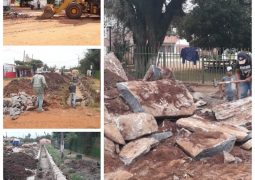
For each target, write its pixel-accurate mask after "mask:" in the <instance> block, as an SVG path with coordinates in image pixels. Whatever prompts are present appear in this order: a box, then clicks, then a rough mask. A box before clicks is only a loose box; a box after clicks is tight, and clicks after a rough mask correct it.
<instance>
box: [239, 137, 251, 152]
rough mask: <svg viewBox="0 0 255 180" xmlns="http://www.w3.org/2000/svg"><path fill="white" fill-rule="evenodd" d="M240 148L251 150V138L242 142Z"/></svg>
mask: <svg viewBox="0 0 255 180" xmlns="http://www.w3.org/2000/svg"><path fill="white" fill-rule="evenodd" d="M241 148H242V149H245V150H251V149H252V140H251V139H250V140H248V141H246V142H245V143H243V144H242V145H241Z"/></svg>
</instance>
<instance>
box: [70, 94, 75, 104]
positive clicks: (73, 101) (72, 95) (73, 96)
mask: <svg viewBox="0 0 255 180" xmlns="http://www.w3.org/2000/svg"><path fill="white" fill-rule="evenodd" d="M70 99H71V106H72V107H75V104H76V96H75V93H70Z"/></svg>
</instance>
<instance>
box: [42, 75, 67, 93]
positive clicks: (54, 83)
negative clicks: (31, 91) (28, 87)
mask: <svg viewBox="0 0 255 180" xmlns="http://www.w3.org/2000/svg"><path fill="white" fill-rule="evenodd" d="M43 75H44V77H45V80H46V82H47V85H48V87H49V88H48V90H49V91H58V90H60V89H61V88H62V86H63V85H65V84H66V83H68V81H67V77H66V76H62V75H60V74H58V73H44V74H43Z"/></svg>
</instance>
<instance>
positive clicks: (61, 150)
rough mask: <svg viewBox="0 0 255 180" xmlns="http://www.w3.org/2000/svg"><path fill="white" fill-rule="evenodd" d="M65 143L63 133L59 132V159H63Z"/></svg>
mask: <svg viewBox="0 0 255 180" xmlns="http://www.w3.org/2000/svg"><path fill="white" fill-rule="evenodd" d="M64 143H65V142H64V133H63V132H61V139H60V152H61V159H63V158H64V146H65V144H64Z"/></svg>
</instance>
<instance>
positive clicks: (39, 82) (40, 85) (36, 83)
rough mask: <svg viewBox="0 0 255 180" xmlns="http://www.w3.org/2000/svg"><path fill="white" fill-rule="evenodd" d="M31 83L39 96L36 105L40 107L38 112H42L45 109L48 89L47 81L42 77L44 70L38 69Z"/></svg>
mask: <svg viewBox="0 0 255 180" xmlns="http://www.w3.org/2000/svg"><path fill="white" fill-rule="evenodd" d="M31 83H32V85H33V89H34V92H35V94H36V96H37V101H36V105H37V107H38V110H37V111H38V112H42V111H43V108H42V105H43V96H44V90H45V88H48V86H47V83H46V81H45V77H44V76H43V75H42V69H39V68H38V69H37V70H36V74H35V75H34V76H33V78H32V80H31Z"/></svg>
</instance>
